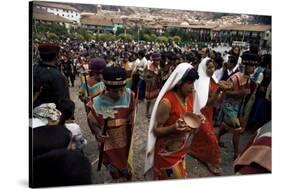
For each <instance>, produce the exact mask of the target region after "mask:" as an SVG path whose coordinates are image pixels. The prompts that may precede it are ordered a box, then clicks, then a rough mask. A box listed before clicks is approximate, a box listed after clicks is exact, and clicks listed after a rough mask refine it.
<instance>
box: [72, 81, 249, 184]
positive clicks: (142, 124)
mask: <svg viewBox="0 0 281 189" xmlns="http://www.w3.org/2000/svg"><path fill="white" fill-rule="evenodd" d="M79 82H80V81H79V78H76V80H75V87H70V93H71V99H72V100H73V101H74V102H75V104H76V109H75V119H76V122H77V123H78V124H79V125H80V127H81V129H82V132H83V134H84V136H85V138H86V139H87V141H88V145H87V147H86V148H85V150H84V152H85V155H86V156H87V157H88V158H89V160H90V161H91V162H92V172H93V183H99V184H103V183H108V182H109V181H110V180H111V177H110V175H109V174H108V172H107V171H106V169H105V167H104V166H102V169H101V171H99V172H97V170H96V169H97V158H98V150H97V143H96V140H95V137H94V136H93V135H92V134H91V131H90V129H89V128H88V125H87V121H86V114H85V110H84V105H83V103H82V102H81V101H80V100H79V99H78V86H79ZM144 112H145V103H144V102H141V103H139V107H138V113H137V118H136V125H135V133H136V135H135V136H134V138H133V140H134V143H135V146H134V154H137V155H136V156H134V160H133V161H134V164H135V173H134V176H133V181H143V168H144V155H145V146H146V136H147V130H148V124H149V123H148V120H147V118H145V116H144ZM216 130H217V129H216ZM249 135H250V134H249V133H245V134H244V135H243V136H242V137H241V145H240V149H241V147H243V146H244V145H245V144H246V142H247V140H248V138H249ZM231 139H232V137H231V135H230V134H226V135H224V136H223V137H222V141H223V142H225V146H226V148H222V162H221V167H222V169H223V176H228V175H233V174H234V173H233V164H232V157H233V150H232V142H231V141H232V140H231ZM186 161H187V167H188V173H189V176H190V178H199V177H211V176H213V175H212V174H211V173H209V171H208V170H207V168H206V167H205V166H204V165H203V164H202V163H201V162H199V161H198V160H196V159H194V158H192V157H190V156H189V155H188V156H187V160H186Z"/></svg>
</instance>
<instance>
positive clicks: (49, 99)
mask: <svg viewBox="0 0 281 189" xmlns="http://www.w3.org/2000/svg"><path fill="white" fill-rule="evenodd" d="M38 50H39V54H40V57H41V60H42V61H41V62H39V64H35V65H34V67H33V75H36V77H38V78H37V79H38V80H40V82H41V92H40V94H39V96H38V97H37V99H36V100H35V101H34V102H33V104H34V105H36V106H39V105H40V104H44V103H55V104H56V105H57V104H58V100H59V99H61V98H68V99H69V90H68V82H67V81H66V78H65V77H64V76H63V75H62V74H61V73H60V72H59V70H58V69H57V57H58V53H59V50H60V47H59V46H58V45H56V44H51V43H44V44H41V45H39V47H38ZM34 107H35V106H34Z"/></svg>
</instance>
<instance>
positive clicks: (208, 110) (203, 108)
mask: <svg viewBox="0 0 281 189" xmlns="http://www.w3.org/2000/svg"><path fill="white" fill-rule="evenodd" d="M214 71H215V63H214V61H213V60H212V59H210V58H204V59H203V60H202V61H201V63H200V64H199V66H198V73H199V79H198V80H196V81H195V84H194V86H195V90H196V95H195V98H196V99H198V100H196V101H195V103H197V105H195V106H194V108H195V110H194V112H197V113H199V112H201V113H202V114H203V115H204V116H205V117H206V121H205V123H204V124H202V125H201V127H200V128H199V129H198V132H196V133H195V134H194V136H193V138H192V143H191V145H190V147H189V152H190V153H191V155H192V156H193V157H195V158H197V159H199V160H200V161H201V162H203V163H205V165H206V166H207V168H208V169H209V171H210V172H211V173H213V174H214V175H221V169H220V168H219V163H220V160H221V159H220V147H219V145H218V140H217V137H216V135H215V131H214V126H213V107H214V103H215V101H216V99H217V98H218V95H219V93H220V88H218V84H217V83H216V80H215V77H213V74H214ZM199 97H200V98H199Z"/></svg>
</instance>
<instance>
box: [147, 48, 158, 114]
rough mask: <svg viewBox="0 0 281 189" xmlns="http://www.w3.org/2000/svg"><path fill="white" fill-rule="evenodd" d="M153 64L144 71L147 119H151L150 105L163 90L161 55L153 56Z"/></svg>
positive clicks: (150, 63)
mask: <svg viewBox="0 0 281 189" xmlns="http://www.w3.org/2000/svg"><path fill="white" fill-rule="evenodd" d="M151 59H152V62H149V63H148V64H147V66H146V67H145V69H144V80H145V83H146V85H145V100H146V117H147V118H150V105H151V102H152V101H153V100H155V99H156V97H157V95H158V93H159V91H160V88H161V72H160V60H161V54H160V53H157V52H155V53H153V54H152V55H151Z"/></svg>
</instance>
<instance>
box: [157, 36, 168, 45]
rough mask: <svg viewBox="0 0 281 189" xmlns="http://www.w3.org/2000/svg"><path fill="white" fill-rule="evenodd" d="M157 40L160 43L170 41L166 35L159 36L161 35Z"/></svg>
mask: <svg viewBox="0 0 281 189" xmlns="http://www.w3.org/2000/svg"><path fill="white" fill-rule="evenodd" d="M156 41H157V42H160V43H167V42H168V38H167V37H165V36H159V37H157V39H156Z"/></svg>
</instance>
